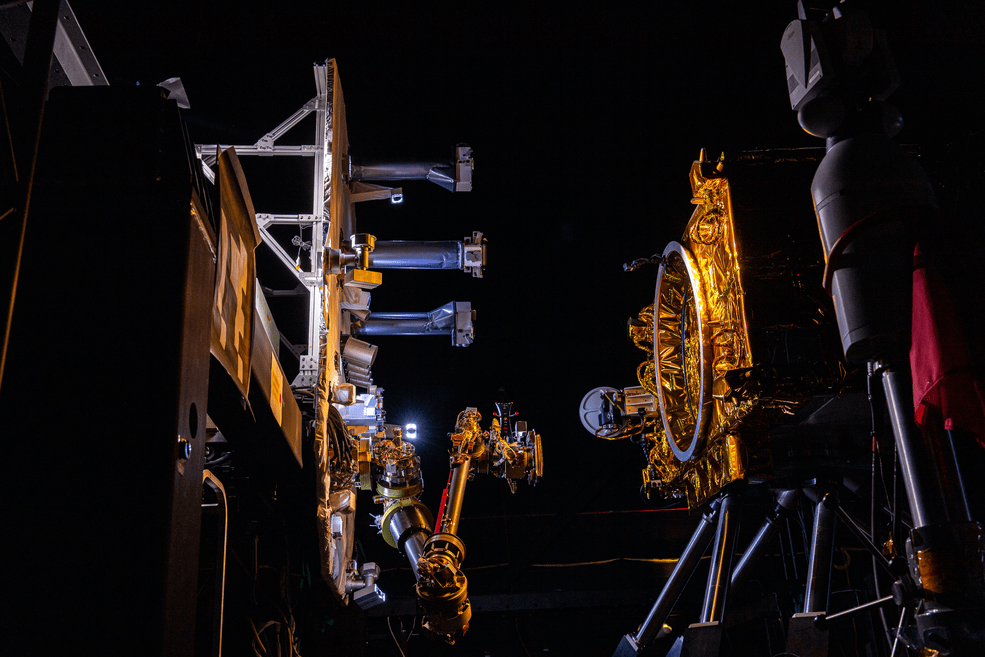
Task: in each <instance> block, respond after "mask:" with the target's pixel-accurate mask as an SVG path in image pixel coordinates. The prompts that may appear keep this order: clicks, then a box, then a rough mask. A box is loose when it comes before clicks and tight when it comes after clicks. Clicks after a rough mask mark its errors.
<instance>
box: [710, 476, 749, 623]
mask: <svg viewBox="0 0 985 657" xmlns="http://www.w3.org/2000/svg"><path fill="white" fill-rule="evenodd" d="M719 514H720V515H719V518H718V529H717V531H716V533H715V544H714V548H713V549H712V553H711V568H710V569H709V570H708V581H707V583H706V584H705V600H704V603H703V604H702V606H701V622H702V623H710V622H713V621H718V622H721V621H722V619H723V617H724V616H725V599H726V598H727V597H728V587H729V580H730V578H731V570H732V559H733V558H734V557H735V539H736V537H737V536H738V534H739V521H740V520H741V516H742V498H741V496H740V495H738V494H736V493H731V494H726V495H725V496H723V497H722V506H721V510H720V511H719Z"/></svg>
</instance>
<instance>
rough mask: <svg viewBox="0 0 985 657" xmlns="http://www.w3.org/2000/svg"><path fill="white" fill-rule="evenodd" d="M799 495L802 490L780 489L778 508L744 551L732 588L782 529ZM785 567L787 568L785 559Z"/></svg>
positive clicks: (767, 517)
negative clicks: (782, 522)
mask: <svg viewBox="0 0 985 657" xmlns="http://www.w3.org/2000/svg"><path fill="white" fill-rule="evenodd" d="M799 497H800V491H799V490H796V489H794V490H784V491H780V494H779V495H777V498H776V508H774V509H773V512H772V513H771V514H770V515H768V516H766V519H765V520H763V524H762V526H761V527H760V528H759V531H758V532H756V536H754V537H753V539H752V540H751V541H750V542H749V547H747V548H746V549H745V551H744V552H743V553H742V558H741V559H739V563H738V564H737V565H736V567H735V569H734V570H733V571H732V582H731V583H730V586H731V587H732V588H735V587H736V586H739V585H740V584H741V583H742V582H743V581H745V578H746V577H748V575H749V572H750V571H751V570H752V566H753V565H754V564H755V563H756V560H757V559H759V556H760V555H761V554H762V553H763V551H764V550H765V549H766V547H767V546H768V545H769V544H770V542H771V541H772V540H773V537H774V536H776V534H777V532H779V531H780V521H781V520H783V519H784V518H785V517H786V516H787V514H788V513H789V512H790V510H791V509H792V508H793V506H794V504H796V502H797V499H798V498H799ZM781 549H782V548H781ZM783 567H784V568H786V561H785V560H784V564H783Z"/></svg>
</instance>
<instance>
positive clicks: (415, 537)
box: [404, 532, 427, 579]
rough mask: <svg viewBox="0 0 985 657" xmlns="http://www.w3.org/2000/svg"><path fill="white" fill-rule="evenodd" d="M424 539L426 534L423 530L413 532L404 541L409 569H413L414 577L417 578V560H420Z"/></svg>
mask: <svg viewBox="0 0 985 657" xmlns="http://www.w3.org/2000/svg"><path fill="white" fill-rule="evenodd" d="M426 540H427V535H426V534H425V533H424V532H414V533H413V534H411V535H410V536H408V537H407V540H405V541H404V554H406V555H407V561H409V562H410V569H411V570H413V571H414V578H415V579H417V562H418V561H420V560H421V555H422V554H424V541H426Z"/></svg>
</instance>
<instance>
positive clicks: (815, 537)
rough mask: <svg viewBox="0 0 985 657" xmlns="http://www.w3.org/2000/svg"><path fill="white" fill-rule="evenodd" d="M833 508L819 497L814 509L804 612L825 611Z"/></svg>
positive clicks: (833, 529) (832, 528) (832, 534)
mask: <svg viewBox="0 0 985 657" xmlns="http://www.w3.org/2000/svg"><path fill="white" fill-rule="evenodd" d="M837 517H838V515H837V513H836V512H835V510H834V509H832V508H829V507H828V505H827V504H825V503H824V497H821V499H820V500H818V503H817V509H816V510H815V511H814V530H813V532H812V533H811V556H810V560H809V562H808V564H807V588H806V590H805V591H804V613H810V612H816V611H827V609H828V589H829V588H830V582H831V557H832V555H833V553H834V532H835V519H836V518H837Z"/></svg>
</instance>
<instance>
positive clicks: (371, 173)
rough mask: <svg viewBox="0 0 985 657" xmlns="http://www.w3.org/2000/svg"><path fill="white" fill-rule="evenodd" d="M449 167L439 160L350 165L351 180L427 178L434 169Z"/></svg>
mask: <svg viewBox="0 0 985 657" xmlns="http://www.w3.org/2000/svg"><path fill="white" fill-rule="evenodd" d="M442 168H445V169H447V168H449V166H448V163H447V162H446V163H441V162H402V163H387V164H364V165H353V166H352V179H353V180H428V179H429V178H428V176H429V175H432V174H433V173H434V170H435V169H442Z"/></svg>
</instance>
